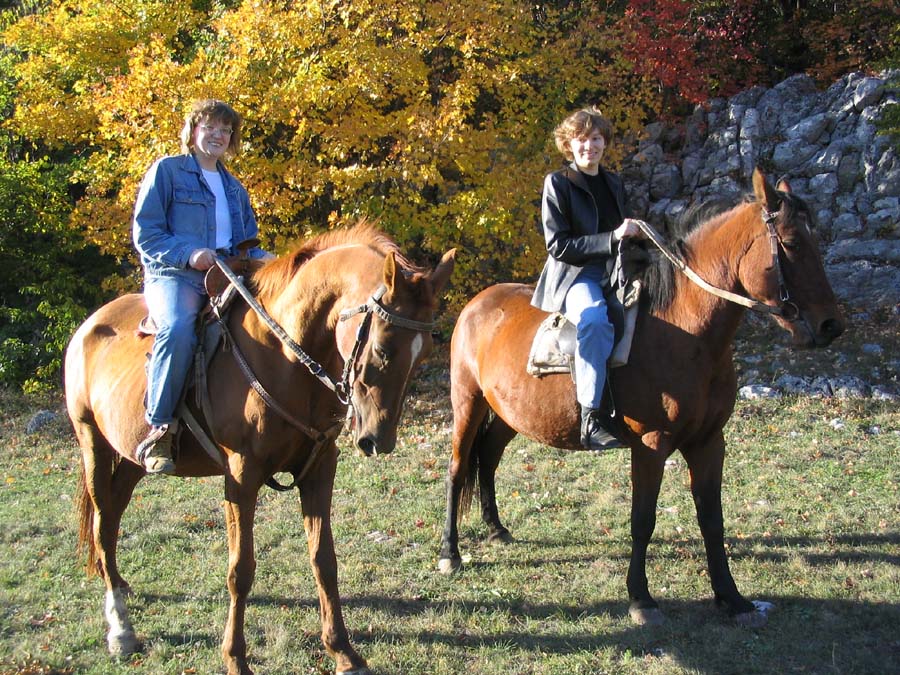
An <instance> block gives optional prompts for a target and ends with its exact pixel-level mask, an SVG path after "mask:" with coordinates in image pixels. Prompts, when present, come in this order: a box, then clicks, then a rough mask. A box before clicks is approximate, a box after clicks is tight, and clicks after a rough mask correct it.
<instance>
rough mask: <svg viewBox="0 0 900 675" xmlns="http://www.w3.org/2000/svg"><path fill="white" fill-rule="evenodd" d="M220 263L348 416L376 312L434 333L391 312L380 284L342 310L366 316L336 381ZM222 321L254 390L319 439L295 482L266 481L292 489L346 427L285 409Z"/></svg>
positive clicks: (348, 314)
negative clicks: (309, 421)
mask: <svg viewBox="0 0 900 675" xmlns="http://www.w3.org/2000/svg"><path fill="white" fill-rule="evenodd" d="M215 262H216V265H217V266H218V268H219V269H220V270H221V271H222V273H223V274H224V275H225V276H226V277H227V278H228V280H229V281H230V282H231V284H232V286H234V288H235V290H237V292H238V293H239V294H240V295H241V297H242V298H243V299H244V300H245V301H246V302H247V304H248V305H249V306H250V308H251V309H253V311H254V312H256V314H257V315H258V316H259V318H260V319H261V320H262V322H263V323H264V324H265V325H266V326H267V327H268V328H269V330H270V331H272V333H273V334H274V335H275V336H276V337H277V338H278V339H279V340H280V341H281V342H282V344H284V346H285V347H287V348H288V349H289V350H290V351H291V353H292V354H294V356H296V357H297V359H298V360H299V361H300V363H302V364H303V365H304V366H306V369H307V370H309V372H310V373H311V374H312V375H314V376H315V377H316V379H318V380H319V381H320V382H321V383H322V384H324V385H325V386H326V387H328V388H329V389H330V390H331V391H333V392H334V394H335V396H337V399H338V401H339V402H340V403H341V404H342V405H346V406H348V416H349V413H350V411H351V410H352V409H353V391H352V388H353V382H352V380H353V379H355V378H354V377H353V373H354V371H355V365H356V361H357V360H358V359H359V354H360V352H361V351H362V347H363V345H365V343H366V341H367V340H368V337H369V328H370V326H371V323H372V315H373V314H374V315H377V316H378V317H379V318H380V319H381V320H383V321H385V322H387V323H389V324H391V325H393V326H398V327H400V328H407V329H409V330H414V331H420V332H429V333H430V332H431V331H432V330H433V328H434V323H433V322H425V321H416V320H414V319H408V318H406V317H404V316H400V315H399V314H394V313H393V312H391V311H389V310H388V309H387V308H386V307H385V306H384V305H382V304H381V298H382V297H383V296H384V294H385V293H386V292H387V287H386V286H385V285H384V284H382V285H380V286H379V287H378V288H377V289H376V290H375V292H374V293H373V294H372V295H371V297H370V298H369V300H368V302H366V303H365V304H363V305H360V306H359V307H355V308H352V309H345V310H342V311H341V313H340V315H339V317H340V320H341V321H347V320H348V319H350V318H351V317H353V316H355V315H357V314H362V313H365V316H364V317H363V320H362V323H360V325H359V328H357V330H356V341H355V342H354V344H353V349H352V350H351V351H350V357H349V358H348V359H347V360H346V362H345V363H344V371H343V373H342V377H341V381H340V382H338V381H335V380H334V378H332V377H331V375H330V374H329V373H328V371H327V370H325V368H324V366H322V365H321V364H320V363H319V362H318V361H316V360H315V359H314V358H312V357H311V356H310V355H309V354H307V353H306V352H305V351H303V349H302V348H301V347H300V345H298V344H297V342H296V341H294V340H293V339H292V338H291V336H290V335H288V334H287V331H285V330H284V328H282V327H281V326H280V325H279V324H278V322H277V321H275V319H273V318H272V317H271V315H270V314H269V313H268V312H267V311H266V310H265V308H264V307H263V306H262V305H260V304H259V302H258V301H257V300H256V298H254V297H253V295H252V294H251V293H250V291H248V290H247V288H246V286H244V284H243V283H242V282H241V279H240V277H238V276H237V275H236V274H235V273H234V272H233V271H232V270H231V268H230V267H228V264H227V263H226V262H225V261H224V260H222V259H221V258H219V257H216V259H215ZM218 319H219V323H220V324H221V325H222V329H223V332H224V335H225V336H226V339H227V340H228V341H229V343H230V344H229V346H230V351H231V352H232V354H233V355H234V357H235V360H236V361H237V363H238V367H239V369H240V371H241V372H242V373H243V374H244V377H245V378H247V381H248V382H249V384H250V386H251V387H252V388H253V390H254V391H255V392H256V393H257V394H258V395H259V397H260V398H261V399H262V400H263V401H264V402H265V403H266V405H268V406H269V407H270V408H272V410H274V411H275V412H277V413H278V414H279V415H281V417H282V418H284V419H285V420H286V421H287V422H288V423H290V424H291V425H292V426H294V427H296V428H297V429H299V430H300V431H302V432H303V433H304V434H306V435H307V436H309V437H310V438H312V440H313V441H314V442H315V445H314V447H313V450H312V452H311V453H310V456H309V457H308V458H307V460H306V463H305V464H304V466H303V468H302V470H301V471H300V472H298V473H297V474H296V475H295V476H294V480H293V483H292V484H291V485H288V486H284V485H281V484H279V483H278V482H277V481H276V480H275V479H274V478H270V479H269V480H268V481H266V484H267V485H269V486H270V487H272V488H275V489H276V490H279V491H285V490H290V489H291V488H293V487H296V486H297V485H299V483H300V480H301V479H302V478H303V476H304V475H305V474H306V472H307V471H308V470H309V468H310V467H311V466H312V464H313V462H314V460H315V459H316V458H317V457H318V454H319V452H320V451H321V450H322V448H324V447H325V446H326V445H327V443H328V442H329V441H333V440H334V439H336V438H337V436H338V435H339V434H340V432H341V429H342V428H343V422H339V423H338V424H335V425H333V426H332V427H330V428H329V429H327V430H325V431H318V430H317V429H313V428H312V427H310V426H308V425H306V424H304V423H303V422H301V421H300V420H298V419H297V418H296V417H294V416H293V415H292V414H291V413H290V412H288V411H287V410H285V409H284V407H283V406H281V405H279V403H278V402H277V401H276V400H275V399H274V398H273V397H272V395H271V394H269V392H268V391H266V389H265V387H263V385H262V383H261V382H260V381H259V378H257V377H256V375H255V374H254V373H253V371H252V369H251V368H250V364H249V363H248V362H247V360H246V358H244V356H243V354H242V353H241V351H240V349H238V346H237V343H236V342H235V341H234V338H233V337H232V336H231V333H230V331H229V330H228V327H227V326H226V325H225V322H224V321H223V320H222V318H221V317H218Z"/></svg>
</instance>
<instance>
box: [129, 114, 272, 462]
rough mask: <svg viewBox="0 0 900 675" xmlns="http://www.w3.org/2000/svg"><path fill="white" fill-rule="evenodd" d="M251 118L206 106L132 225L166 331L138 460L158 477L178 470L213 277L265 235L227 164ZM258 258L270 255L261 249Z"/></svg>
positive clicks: (154, 308)
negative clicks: (218, 263)
mask: <svg viewBox="0 0 900 675" xmlns="http://www.w3.org/2000/svg"><path fill="white" fill-rule="evenodd" d="M240 143H241V117H240V115H238V113H237V112H235V110H234V109H233V108H232V107H231V106H229V105H228V104H227V103H223V102H222V101H217V100H214V99H205V100H201V101H197V102H196V103H195V104H194V105H193V107H192V108H191V111H190V113H188V115H187V117H186V118H185V122H184V128H183V129H182V130H181V148H182V152H183V153H184V154H181V155H176V156H171V157H164V158H163V159H160V160H158V161H156V162H155V163H154V164H153V166H151V167H150V170H149V171H148V172H147V174H146V176H144V180H143V182H142V183H141V187H140V191H139V192H138V197H137V202H136V204H135V208H134V220H133V223H132V237H133V239H134V245H135V247H136V248H137V250H138V253H140V257H141V264H142V265H143V267H144V299H145V300H146V302H147V309H148V311H149V313H150V317H151V318H152V319H153V321H154V323H155V324H156V326H157V329H158V332H157V334H156V338H155V340H154V342H153V350H152V352H151V354H150V363H149V366H148V370H147V412H146V420H147V423H148V424H149V425H150V432H149V434H148V435H147V437H146V438H145V439H144V440H143V441H142V442H141V443H140V444H139V445H138V448H137V457H138V459H139V460H140V461H141V462H142V463H143V465H144V468H145V469H146V470H147V472H148V473H172V472H173V471H174V470H175V464H174V462H173V460H172V437H173V434H174V432H175V422H176V420H175V407H176V405H177V403H178V400H179V398H180V397H181V390H182V388H183V387H184V384H185V380H186V378H187V373H188V369H189V368H190V365H191V361H192V359H193V355H194V347H195V345H196V333H195V323H196V320H197V314H198V313H199V311H200V309H201V308H202V307H203V306H204V304H205V303H206V301H207V296H206V291H205V289H204V286H203V277H204V274H205V272H206V270H208V269H209V268H210V267H212V266H213V264H214V260H215V257H216V256H217V255H221V256H228V255H233V254H235V253H236V246H237V245H238V244H240V243H242V242H245V241H247V240H248V239H255V238H256V237H257V234H258V229H257V225H256V216H255V215H254V214H253V209H252V208H251V207H250V198H249V196H248V194H247V190H246V189H244V186H243V185H241V183H240V182H239V181H238V180H237V179H236V178H235V177H234V176H232V175H231V174H230V173H229V172H228V171H227V170H226V169H225V166H224V165H223V164H222V159H223V158H224V157H225V156H226V155H235V154H237V152H238V150H239V148H240ZM249 255H250V257H252V258H266V257H270V256H269V254H268V253H266V252H265V251H263V250H261V249H259V248H251V249H250V251H249Z"/></svg>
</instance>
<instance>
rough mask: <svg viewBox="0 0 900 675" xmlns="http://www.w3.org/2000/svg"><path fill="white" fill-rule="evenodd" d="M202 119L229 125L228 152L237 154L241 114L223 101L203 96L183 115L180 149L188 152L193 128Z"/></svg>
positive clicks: (191, 145) (191, 146) (192, 144)
mask: <svg viewBox="0 0 900 675" xmlns="http://www.w3.org/2000/svg"><path fill="white" fill-rule="evenodd" d="M203 121H207V122H219V123H221V124H224V125H227V126H230V127H231V138H230V139H229V141H228V153H229V154H230V155H232V156H234V155H237V154H238V152H239V151H240V148H241V122H242V119H241V116H240V115H239V114H238V113H237V111H236V110H235V109H234V108H232V107H231V106H230V105H228V104H227V103H225V102H224V101H219V100H218V99H215V98H204V99H201V100H199V101H195V102H194V105H192V106H191V110H190V112H189V113H188V114H187V115H185V118H184V126H183V127H182V128H181V151H182V152H183V153H184V154H186V155H187V154H189V153H190V152H191V150H192V149H193V147H194V129H196V128H197V125H198V124H200V123H201V122H203Z"/></svg>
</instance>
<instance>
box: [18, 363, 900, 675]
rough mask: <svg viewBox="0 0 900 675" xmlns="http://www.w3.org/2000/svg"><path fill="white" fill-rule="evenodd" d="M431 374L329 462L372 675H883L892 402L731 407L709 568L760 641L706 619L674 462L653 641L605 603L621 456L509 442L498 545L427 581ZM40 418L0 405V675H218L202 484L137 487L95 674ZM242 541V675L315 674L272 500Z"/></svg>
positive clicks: (894, 481) (98, 623) (60, 443)
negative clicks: (717, 546)
mask: <svg viewBox="0 0 900 675" xmlns="http://www.w3.org/2000/svg"><path fill="white" fill-rule="evenodd" d="M779 354H780V352H779ZM833 356H834V355H833V354H832V355H831V356H829V355H827V354H826V355H824V356H821V357H819V358H820V359H821V361H819V362H818V363H819V365H821V363H829V362H830V361H829V359H832V357H833ZM444 358H445V357H444V356H440V355H439V356H438V357H437V358H435V359H433V360H432V362H431V363H430V364H429V365H428V367H426V368H425V370H424V371H423V372H422V373H421V375H420V376H419V377H418V378H417V382H416V387H415V388H414V391H413V392H412V396H411V398H410V401H409V403H408V407H407V414H406V416H405V422H404V425H403V428H402V430H401V434H400V442H399V445H398V448H397V450H396V452H395V453H394V454H393V455H391V456H387V457H379V458H375V459H365V458H362V457H359V456H357V455H356V454H354V453H353V452H352V451H351V450H350V449H349V448H348V447H347V446H346V442H347V438H346V436H343V437H342V439H341V443H342V444H344V446H345V452H344V453H343V455H342V457H341V462H340V465H339V470H338V478H337V485H336V492H335V500H334V501H335V503H334V529H335V539H336V547H337V552H338V560H339V564H340V578H341V591H342V597H343V599H344V610H345V619H346V621H347V625H348V628H349V629H350V631H351V634H352V636H353V640H354V642H355V645H356V647H357V649H358V650H359V651H360V652H361V653H362V654H363V655H364V656H365V657H366V658H367V659H368V660H369V663H370V666H371V667H372V668H373V670H374V671H375V672H376V673H379V674H382V675H401V674H403V675H407V674H414V673H422V674H431V673H434V674H436V675H438V674H456V673H459V674H462V673H476V674H482V675H501V674H502V675H510V674H528V673H535V674H538V673H540V674H557V673H558V674H560V675H562V674H565V675H576V674H579V673H584V674H588V673H590V674H597V673H610V674H613V673H649V674H651V675H652V674H656V673H667V674H668V673H709V674H710V675H713V674H720V673H829V674H830V673H842V674H849V673H891V672H893V673H896V672H900V632H898V626H900V527H898V523H900V518H898V512H900V492H898V485H900V462H898V458H900V411H898V409H897V404H896V403H895V402H877V401H872V400H837V399H805V398H782V399H779V400H764V401H740V402H739V403H738V408H737V410H736V412H735V415H734V417H733V418H732V421H731V422H730V423H729V425H728V427H727V428H726V434H727V439H728V442H729V454H728V457H727V459H726V464H725V487H724V491H723V499H724V505H725V515H726V528H727V535H728V551H729V554H730V558H731V566H732V571H733V573H734V576H735V579H736V581H737V583H738V586H739V588H740V589H741V590H742V592H743V593H744V594H745V595H746V596H747V597H749V598H751V599H762V600H767V601H770V602H773V603H774V604H775V610H774V612H773V613H772V614H771V617H770V622H769V625H768V626H767V627H765V628H763V629H760V630H746V629H741V628H738V627H737V626H735V625H733V624H732V623H731V622H730V621H729V620H728V619H727V618H726V617H725V616H723V615H721V614H720V613H719V612H718V611H717V610H716V609H715V608H714V606H713V604H712V602H711V591H710V588H709V583H708V577H707V573H706V562H705V555H704V553H703V546H702V542H701V540H700V537H699V531H698V528H697V525H696V521H695V518H694V511H693V505H692V503H691V500H690V495H689V492H688V490H687V481H688V476H687V471H686V468H685V465H684V462H683V461H682V460H680V457H679V456H678V455H675V456H673V457H672V459H671V460H670V462H669V464H668V466H667V475H666V478H665V481H664V484H663V490H662V493H661V495H660V499H659V513H658V525H657V529H656V534H655V537H654V541H653V543H652V544H651V548H650V554H649V561H648V575H649V577H650V589H651V592H653V593H654V594H655V596H656V597H657V599H658V600H659V601H660V603H661V607H662V609H663V611H664V612H665V614H666V616H667V621H666V623H665V624H664V625H662V626H660V627H652V628H639V627H636V626H634V625H632V624H631V622H630V620H629V618H628V612H627V596H626V593H625V572H626V569H627V564H628V556H629V550H630V539H629V524H628V514H629V503H630V482H629V462H628V458H627V455H626V454H625V453H624V452H616V453H612V454H609V455H606V456H602V457H596V456H593V455H589V454H588V453H566V452H562V451H557V450H553V449H548V448H546V447H542V446H539V445H537V444H534V443H532V442H529V441H527V440H525V439H522V438H518V439H516V440H515V441H514V442H513V443H512V444H511V445H510V447H509V448H508V450H507V454H506V456H505V457H504V460H503V462H502V463H501V465H500V470H499V471H498V503H499V506H500V512H501V517H503V518H504V520H505V523H506V525H507V526H508V527H509V528H510V530H511V531H512V533H513V536H514V537H515V538H516V542H515V543H513V544H511V545H507V546H497V545H487V544H485V543H483V541H482V537H483V535H484V528H483V527H482V526H481V524H480V522H479V520H478V517H477V515H476V512H475V511H473V513H472V514H471V516H470V518H468V519H467V520H466V521H464V523H463V526H462V527H461V540H460V545H461V548H462V552H463V555H464V558H465V561H466V562H465V568H464V570H463V572H462V573H461V574H459V575H457V576H454V577H445V576H441V575H439V574H438V573H437V572H436V558H437V549H438V544H439V539H440V530H441V526H442V522H443V509H444V474H445V472H446V464H447V458H448V456H449V432H450V415H449V411H448V404H447V380H446V363H445V361H444ZM773 358H774V357H773ZM778 358H781V357H778ZM784 358H788V357H786V356H785V357H784ZM804 358H813V357H804ZM845 360H846V359H845ZM810 363H811V364H812V365H813V366H815V365H816V363H814V362H810ZM795 365H796V364H795ZM801 365H802V364H801ZM774 367H775V368H778V367H780V366H778V364H777V363H776V364H775V366H774ZM798 367H799V366H798ZM39 404H42V405H44V406H49V407H52V408H54V409H56V408H58V407H59V406H60V405H61V402H60V401H59V400H49V401H42V402H35V401H24V400H23V399H22V398H21V397H19V396H18V395H13V394H10V393H9V392H0V448H2V449H0V481H2V482H0V523H2V529H0V675H12V674H13V673H16V674H19V675H24V674H26V673H34V674H37V673H44V674H47V673H58V674H63V673H85V674H89V675H101V674H103V675H106V674H113V675H119V674H126V673H129V674H131V673H150V674H154V675H155V674H157V673H160V674H163V673H166V674H168V673H175V674H176V675H177V674H178V673H202V674H207V673H220V672H223V669H222V665H221V659H220V655H219V642H220V640H221V636H222V629H223V624H224V620H225V613H226V608H227V597H228V596H227V591H226V590H225V583H224V575H225V566H226V545H225V537H224V532H223V521H224V518H223V515H222V510H221V500H222V481H221V479H194V480H180V479H172V478H164V477H154V478H148V479H146V480H144V481H142V483H141V484H140V485H139V486H138V489H137V491H136V493H135V499H134V501H133V502H132V504H131V506H130V508H129V510H128V511H127V512H126V515H125V519H124V521H123V527H122V538H121V546H120V549H119V551H120V566H121V569H122V571H123V574H124V575H125V576H126V578H127V579H128V580H129V581H130V583H131V584H132V586H133V588H134V589H135V595H134V596H132V598H131V600H130V608H131V613H132V620H133V622H134V625H135V629H136V630H137V632H138V635H139V637H140V638H141V639H142V640H143V641H144V644H145V650H144V651H143V653H141V654H138V655H135V656H133V657H130V658H128V659H124V660H121V661H115V660H112V659H110V658H109V657H108V655H107V653H106V644H105V630H106V627H105V621H104V618H103V585H102V583H101V582H100V581H99V580H98V579H97V578H91V579H88V578H86V577H85V575H84V573H83V570H82V567H81V562H80V561H79V560H77V559H76V558H75V555H74V545H75V534H76V531H75V518H74V509H73V503H72V502H73V494H74V489H75V485H76V482H77V479H78V451H77V449H76V446H75V443H74V440H73V438H72V436H71V432H70V430H69V426H68V421H67V420H66V419H65V417H64V415H60V417H59V418H57V420H56V421H55V422H53V423H51V424H50V425H48V426H47V427H44V428H43V429H42V430H41V431H40V432H38V433H35V434H30V435H28V434H26V433H25V426H26V423H27V421H28V420H29V418H30V417H31V415H32V414H33V413H34V411H35V410H36V409H37V406H38V405H39ZM59 409H60V410H61V408H59ZM256 537H257V558H258V563H259V567H258V571H257V577H256V583H255V586H254V592H253V593H252V595H251V604H250V608H249V610H248V617H247V636H248V642H249V651H250V656H251V659H252V661H253V663H254V664H255V666H254V668H255V670H256V672H257V674H258V675H262V674H282V673H304V674H306V673H309V674H316V673H328V672H333V663H332V662H331V661H330V659H329V658H328V657H327V656H326V655H325V653H324V650H323V648H322V646H321V643H320V642H319V637H318V633H319V620H318V610H317V603H316V592H315V585H314V582H313V580H312V575H311V573H310V570H309V566H308V563H307V553H306V544H305V540H304V539H305V538H304V535H303V529H302V524H301V521H300V516H299V506H298V503H297V499H296V497H295V496H292V495H283V494H278V493H275V492H272V491H269V490H265V491H264V492H262V493H261V495H260V503H259V509H258V513H257V519H256Z"/></svg>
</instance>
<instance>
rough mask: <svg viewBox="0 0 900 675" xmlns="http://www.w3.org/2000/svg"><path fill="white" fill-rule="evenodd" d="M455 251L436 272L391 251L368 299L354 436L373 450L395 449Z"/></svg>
mask: <svg viewBox="0 0 900 675" xmlns="http://www.w3.org/2000/svg"><path fill="white" fill-rule="evenodd" d="M455 256H456V251H455V250H451V251H448V252H447V253H446V254H444V256H443V258H442V259H441V262H440V263H439V264H438V266H437V267H436V268H435V269H434V270H433V271H432V272H431V273H430V274H421V273H413V274H410V275H407V273H406V272H404V270H402V269H401V268H400V266H399V265H398V263H397V261H396V259H395V257H394V254H393V253H388V254H387V256H386V257H385V260H384V270H383V275H382V276H383V280H382V287H381V288H380V289H379V291H378V292H377V293H376V294H375V296H373V297H372V298H371V299H370V300H369V303H368V305H367V306H368V308H369V309H368V311H367V313H366V316H364V317H363V319H362V324H361V327H362V329H363V332H364V335H361V336H360V339H358V341H357V342H358V345H359V346H358V347H357V348H356V349H358V350H359V351H358V353H357V354H356V355H355V360H354V362H353V372H354V377H353V378H352V388H351V397H350V398H351V401H350V403H351V407H352V421H353V437H354V442H355V444H356V446H357V447H358V448H359V449H360V451H362V453H363V454H365V455H367V456H369V455H374V454H378V453H381V454H386V453H389V452H391V451H393V449H394V446H395V444H396V442H397V425H398V423H399V421H400V413H401V411H402V404H403V398H404V395H405V394H406V388H407V386H408V384H409V380H410V376H411V375H412V373H413V370H415V368H416V366H418V365H419V363H421V362H422V360H423V359H424V358H425V357H426V356H428V354H429V353H430V352H431V349H432V346H433V345H432V338H431V330H432V322H433V320H434V308H435V307H436V306H437V302H438V297H439V296H440V294H441V292H442V291H443V289H444V287H445V286H446V285H447V282H448V281H449V279H450V274H451V272H452V271H453V264H454V259H455ZM350 358H351V359H354V356H353V355H351V356H350Z"/></svg>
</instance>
